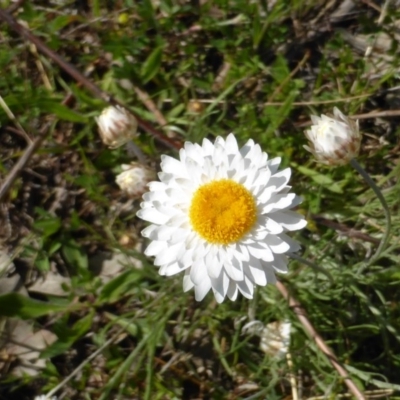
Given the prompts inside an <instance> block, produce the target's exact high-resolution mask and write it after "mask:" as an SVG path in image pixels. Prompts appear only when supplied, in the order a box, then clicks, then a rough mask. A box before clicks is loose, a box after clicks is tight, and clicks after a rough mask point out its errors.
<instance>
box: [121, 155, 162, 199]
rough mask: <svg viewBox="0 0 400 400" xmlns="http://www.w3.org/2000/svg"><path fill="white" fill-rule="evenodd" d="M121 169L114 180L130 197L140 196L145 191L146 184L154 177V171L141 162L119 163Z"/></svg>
mask: <svg viewBox="0 0 400 400" xmlns="http://www.w3.org/2000/svg"><path fill="white" fill-rule="evenodd" d="M121 168H122V171H123V172H121V173H120V174H119V175H117V177H116V179H115V181H116V182H117V184H118V186H119V187H120V188H121V190H123V191H124V192H126V193H127V194H128V195H129V196H131V197H140V196H142V194H143V193H144V192H146V191H147V190H148V189H147V184H148V183H149V182H151V181H154V180H155V179H156V173H155V171H154V170H153V169H150V168H148V167H146V166H144V165H143V164H139V163H136V162H132V163H130V164H129V165H128V164H123V165H121Z"/></svg>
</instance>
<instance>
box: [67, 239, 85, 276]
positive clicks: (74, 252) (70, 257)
mask: <svg viewBox="0 0 400 400" xmlns="http://www.w3.org/2000/svg"><path fill="white" fill-rule="evenodd" d="M62 254H63V256H64V258H65V260H66V261H67V263H68V264H69V265H70V266H71V267H74V268H77V269H84V270H87V268H88V259H87V255H86V254H85V253H84V252H83V251H82V249H81V247H80V246H79V245H78V243H76V242H75V240H73V239H69V240H68V241H67V242H65V243H64V245H63V247H62Z"/></svg>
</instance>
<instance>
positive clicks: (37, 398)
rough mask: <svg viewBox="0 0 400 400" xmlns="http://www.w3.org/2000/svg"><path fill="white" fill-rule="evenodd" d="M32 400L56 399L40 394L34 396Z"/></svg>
mask: <svg viewBox="0 0 400 400" xmlns="http://www.w3.org/2000/svg"><path fill="white" fill-rule="evenodd" d="M34 400H57V397H55V396H53V397H47V396H46V395H45V394H41V395H40V396H36V397H35V398H34Z"/></svg>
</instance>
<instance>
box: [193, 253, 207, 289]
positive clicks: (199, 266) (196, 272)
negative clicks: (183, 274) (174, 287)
mask: <svg viewBox="0 0 400 400" xmlns="http://www.w3.org/2000/svg"><path fill="white" fill-rule="evenodd" d="M206 278H207V279H209V278H208V274H207V267H206V265H205V264H204V260H203V259H202V258H200V259H199V260H197V261H195V262H194V263H193V265H192V266H191V268H190V279H191V280H192V282H193V283H194V284H195V286H197V285H200V284H201V282H202V281H203V280H204V279H206Z"/></svg>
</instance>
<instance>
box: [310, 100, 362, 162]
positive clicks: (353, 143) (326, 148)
mask: <svg viewBox="0 0 400 400" xmlns="http://www.w3.org/2000/svg"><path fill="white" fill-rule="evenodd" d="M311 120H312V122H313V125H312V126H311V129H309V130H308V131H306V132H305V135H306V137H307V139H308V140H309V141H310V143H309V144H310V146H304V148H305V149H306V150H308V151H309V152H311V153H312V154H313V155H314V157H315V158H316V160H317V161H318V162H320V163H322V164H326V165H344V164H347V163H349V162H350V160H351V159H353V158H355V157H357V156H358V153H359V151H360V144H361V135H360V132H359V129H358V121H352V120H351V119H349V118H348V117H346V116H345V115H344V114H343V113H342V112H341V111H340V110H339V109H338V108H336V107H335V108H334V109H333V117H328V116H326V115H321V117H317V116H316V115H312V116H311Z"/></svg>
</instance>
